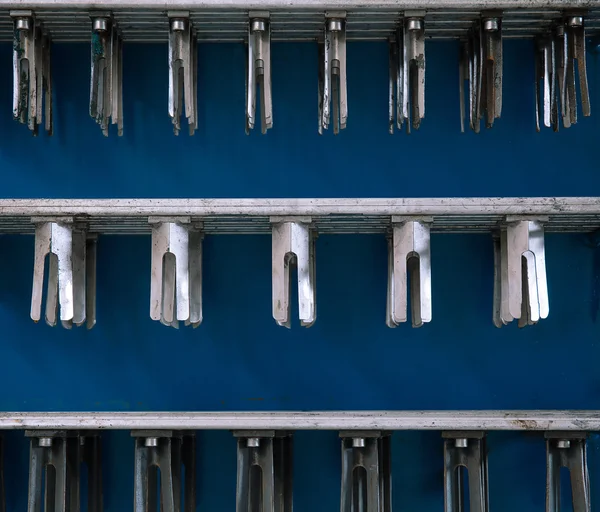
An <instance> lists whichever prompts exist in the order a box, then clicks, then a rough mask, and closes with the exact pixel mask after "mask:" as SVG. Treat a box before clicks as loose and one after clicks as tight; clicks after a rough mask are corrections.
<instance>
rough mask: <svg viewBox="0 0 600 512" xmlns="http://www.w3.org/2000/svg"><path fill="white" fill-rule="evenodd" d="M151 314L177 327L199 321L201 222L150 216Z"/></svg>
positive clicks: (200, 306) (200, 303)
mask: <svg viewBox="0 0 600 512" xmlns="http://www.w3.org/2000/svg"><path fill="white" fill-rule="evenodd" d="M148 221H149V222H150V223H151V224H152V270H151V278H150V318H152V320H159V321H160V322H161V323H162V324H164V325H168V326H171V327H175V328H178V327H179V322H180V321H181V322H185V325H186V326H187V325H191V326H193V327H198V326H199V325H200V324H201V323H202V239H203V237H204V234H203V231H202V223H200V222H192V221H191V219H190V218H189V217H177V218H166V217H150V218H149V219H148Z"/></svg>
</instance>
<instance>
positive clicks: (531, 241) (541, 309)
mask: <svg viewBox="0 0 600 512" xmlns="http://www.w3.org/2000/svg"><path fill="white" fill-rule="evenodd" d="M544 220H547V219H545V218H542V217H541V218H537V219H533V218H529V219H527V218H522V217H511V216H507V217H506V224H505V226H503V227H502V228H501V231H500V234H499V235H496V236H495V237H494V325H495V326H496V327H502V326H503V325H506V324H507V323H509V322H511V321H512V320H514V319H518V320H519V327H524V326H526V325H534V324H536V323H537V322H538V321H539V320H540V319H543V318H546V317H547V316H548V313H549V309H550V305H549V300H548V283H547V281H546V256H545V249H544V227H543V222H544Z"/></svg>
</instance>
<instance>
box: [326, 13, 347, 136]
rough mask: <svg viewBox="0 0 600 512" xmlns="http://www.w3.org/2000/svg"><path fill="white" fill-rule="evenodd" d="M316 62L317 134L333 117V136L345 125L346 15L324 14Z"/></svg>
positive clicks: (327, 126) (327, 125)
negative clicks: (323, 36) (317, 93)
mask: <svg viewBox="0 0 600 512" xmlns="http://www.w3.org/2000/svg"><path fill="white" fill-rule="evenodd" d="M319 63H320V67H319V133H320V134H322V133H323V130H327V129H328V128H329V124H330V122H331V117H332V116H333V133H334V134H336V135H337V134H338V133H339V132H340V130H343V129H344V128H346V123H347V122H348V90H347V81H346V12H344V11H340V12H328V13H326V19H325V38H324V41H323V42H320V43H319ZM332 105H333V106H332Z"/></svg>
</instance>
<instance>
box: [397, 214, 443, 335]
mask: <svg viewBox="0 0 600 512" xmlns="http://www.w3.org/2000/svg"><path fill="white" fill-rule="evenodd" d="M432 221H433V219H432V218H430V217H419V218H415V217H399V216H398V217H397V216H393V217H392V233H391V236H390V237H389V240H388V288H387V315H386V317H387V321H386V323H387V326H388V327H397V326H398V324H400V323H402V322H406V321H407V319H408V292H407V287H408V279H409V277H410V292H411V293H410V295H411V297H410V302H411V312H412V326H413V327H421V326H422V325H423V324H424V323H427V322H430V321H431V247H430V245H431V244H430V239H431V237H430V224H431V222H432Z"/></svg>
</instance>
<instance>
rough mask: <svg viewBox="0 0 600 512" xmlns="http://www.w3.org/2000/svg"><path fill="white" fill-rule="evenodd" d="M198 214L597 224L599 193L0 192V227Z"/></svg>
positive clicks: (138, 223)
mask: <svg viewBox="0 0 600 512" xmlns="http://www.w3.org/2000/svg"><path fill="white" fill-rule="evenodd" d="M152 216H158V217H190V218H191V219H197V220H202V221H203V223H204V229H205V232H206V233H208V234H230V233H234V234H237V233H255V234H257V233H270V222H269V219H270V217H271V216H309V217H311V218H312V220H313V224H314V227H315V229H316V230H317V231H318V232H319V233H382V232H385V231H386V230H388V229H389V227H390V223H391V218H392V216H418V217H420V216H423V217H431V218H432V219H433V224H432V230H433V231H434V232H448V231H450V232H455V231H471V232H487V231H490V230H493V229H496V228H498V226H499V225H500V224H501V223H502V222H504V220H505V219H506V216H524V217H543V218H544V220H545V222H544V224H545V229H546V231H568V232H582V231H583V232H586V231H588V232H589V231H593V230H596V229H599V228H600V197H539V198H532V197H530V198H527V197H521V198H424V199H419V198H415V199H412V198H408V199H399V198H381V199H376V198H356V199H2V200H0V233H32V232H33V227H34V224H33V222H34V221H35V219H36V218H58V217H72V218H74V219H75V220H82V221H87V222H88V223H89V230H90V231H91V232H92V233H127V234H146V233H149V232H150V226H149V224H148V218H149V217H152Z"/></svg>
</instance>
